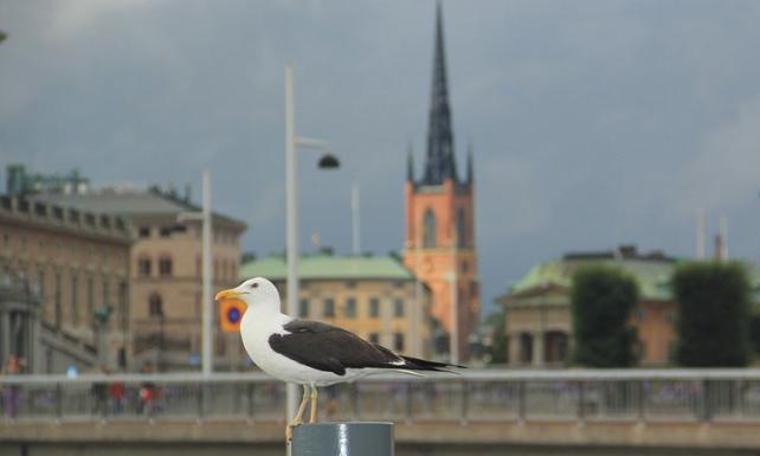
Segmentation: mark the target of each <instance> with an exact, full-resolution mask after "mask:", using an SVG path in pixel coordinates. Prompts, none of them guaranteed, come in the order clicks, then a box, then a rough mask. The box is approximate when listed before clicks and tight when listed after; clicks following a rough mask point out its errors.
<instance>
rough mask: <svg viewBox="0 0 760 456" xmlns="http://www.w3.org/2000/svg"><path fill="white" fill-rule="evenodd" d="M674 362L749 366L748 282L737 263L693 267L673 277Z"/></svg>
mask: <svg viewBox="0 0 760 456" xmlns="http://www.w3.org/2000/svg"><path fill="white" fill-rule="evenodd" d="M673 292H674V294H675V298H676V301H677V302H678V322H677V325H676V329H677V331H676V332H677V334H678V345H677V348H676V362H677V363H678V364H680V365H681V366H687V367H737V366H746V365H747V363H748V361H749V351H750V348H749V292H750V286H749V280H748V278H747V273H746V271H745V270H744V267H743V266H742V265H741V264H740V263H736V262H731V263H719V262H694V263H686V264H684V265H682V266H679V267H678V268H677V269H676V272H675V274H674V275H673Z"/></svg>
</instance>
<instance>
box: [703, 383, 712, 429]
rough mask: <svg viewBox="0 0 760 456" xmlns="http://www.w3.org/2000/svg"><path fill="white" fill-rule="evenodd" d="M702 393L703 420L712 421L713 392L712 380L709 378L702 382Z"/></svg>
mask: <svg viewBox="0 0 760 456" xmlns="http://www.w3.org/2000/svg"><path fill="white" fill-rule="evenodd" d="M701 386H702V388H701V395H700V397H701V398H702V407H701V409H702V416H701V417H700V419H701V421H705V422H707V421H710V420H712V405H713V404H712V394H711V391H710V381H709V380H707V379H703V380H702V382H701Z"/></svg>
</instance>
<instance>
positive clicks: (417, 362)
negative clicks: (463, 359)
mask: <svg viewBox="0 0 760 456" xmlns="http://www.w3.org/2000/svg"><path fill="white" fill-rule="evenodd" d="M401 358H403V360H404V361H406V363H407V364H408V368H410V369H418V370H428V371H435V372H449V373H452V374H454V373H456V372H453V371H451V370H449V369H447V368H451V367H455V368H457V369H467V366H463V365H461V364H449V363H441V362H438V361H428V360H426V359H420V358H413V357H411V356H402V357H401Z"/></svg>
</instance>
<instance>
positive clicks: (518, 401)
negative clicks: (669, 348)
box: [0, 369, 760, 424]
mask: <svg viewBox="0 0 760 456" xmlns="http://www.w3.org/2000/svg"><path fill="white" fill-rule="evenodd" d="M321 391H322V392H321V394H320V413H321V414H322V416H323V418H329V419H360V420H392V421H402V422H414V421H423V420H431V421H435V420H438V421H454V422H460V423H463V424H464V423H467V422H468V421H510V420H513V421H514V420H517V421H531V420H580V421H584V420H607V421H609V420H628V421H657V420H681V421H711V420H742V421H753V422H754V421H757V422H760V369H705V370H675V369H674V370H562V371H559V370H558V371H523V370H520V371H517V370H467V371H465V372H464V373H463V374H462V375H457V376H453V375H443V374H441V375H438V374H437V375H432V376H428V377H425V378H417V377H410V376H407V375H402V374H393V375H379V376H375V377H367V378H365V379H363V380H361V381H359V382H357V383H353V384H344V385H337V386H335V387H331V388H322V390H321ZM284 407H285V388H284V384H283V383H282V382H279V381H277V380H275V379H272V378H271V377H268V376H267V375H265V374H263V373H259V372H252V373H218V374H213V375H212V376H210V377H203V376H202V375H201V374H196V373H172V374H154V375H132V374H125V375H82V376H79V377H77V378H69V377H66V376H57V375H54V376H5V377H0V411H1V414H0V417H4V419H5V420H37V421H51V420H53V421H65V420H80V421H81V420H85V421H86V420H91V421H99V420H144V419H148V420H196V421H202V420H204V419H245V420H249V421H282V420H284V416H285V415H284ZM2 419H3V418H0V420H2Z"/></svg>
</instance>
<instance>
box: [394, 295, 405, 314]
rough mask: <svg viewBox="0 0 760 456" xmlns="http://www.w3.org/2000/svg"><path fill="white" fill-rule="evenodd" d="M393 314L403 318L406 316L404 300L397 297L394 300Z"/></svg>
mask: <svg viewBox="0 0 760 456" xmlns="http://www.w3.org/2000/svg"><path fill="white" fill-rule="evenodd" d="M393 316H394V317H396V318H402V317H403V316H404V300H403V299H397V300H395V301H393Z"/></svg>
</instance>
